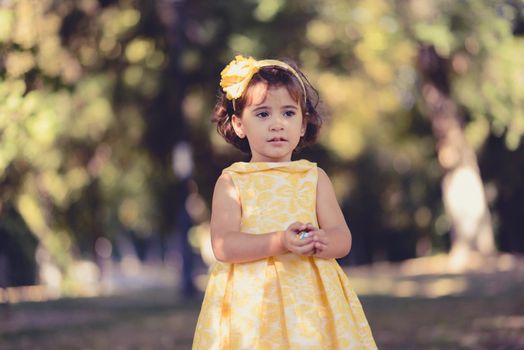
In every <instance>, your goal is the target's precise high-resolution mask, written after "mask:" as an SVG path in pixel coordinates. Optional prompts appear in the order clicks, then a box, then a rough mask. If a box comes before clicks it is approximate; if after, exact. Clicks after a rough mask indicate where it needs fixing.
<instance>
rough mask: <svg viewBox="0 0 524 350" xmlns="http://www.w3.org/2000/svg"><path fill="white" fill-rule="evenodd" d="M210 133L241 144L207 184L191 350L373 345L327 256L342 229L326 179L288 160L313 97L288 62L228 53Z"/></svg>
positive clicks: (343, 248)
mask: <svg viewBox="0 0 524 350" xmlns="http://www.w3.org/2000/svg"><path fill="white" fill-rule="evenodd" d="M221 76H222V79H221V82H220V86H221V87H222V92H221V96H220V97H219V101H218V103H217V105H216V108H215V113H214V121H215V122H216V123H217V129H218V132H219V133H220V134H221V135H222V136H223V137H224V138H225V139H226V140H227V141H228V142H230V143H231V144H233V145H234V146H236V147H238V148H239V149H241V150H243V151H246V152H249V153H250V156H251V160H250V162H238V163H234V164H233V165H231V166H230V167H228V168H226V169H224V171H223V172H222V175H221V176H220V177H219V178H218V181H217V183H216V186H215V191H214V194H213V204H212V215H211V242H212V247H213V252H214V254H215V257H216V259H217V260H218V261H217V262H216V263H215V265H214V266H213V267H212V270H211V272H210V277H209V282H208V286H207V289H206V293H205V297H204V301H203V305H202V310H201V312H200V316H199V319H198V323H197V326H196V331H195V338H194V342H193V349H198V350H209V349H234V350H236V349H250V350H251V349H300V350H304V349H315V350H319V349H326V350H328V349H329V350H331V349H376V345H375V342H374V340H373V336H372V334H371V330H370V328H369V325H368V322H367V320H366V317H365V315H364V312H363V310H362V306H361V304H360V302H359V300H358V298H357V296H356V294H355V293H354V291H353V289H352V288H351V285H350V283H349V281H348V278H347V277H346V275H345V274H344V272H343V270H342V269H341V268H340V266H339V265H338V263H337V261H336V260H335V259H336V258H341V257H343V256H345V255H347V254H348V253H349V250H350V248H351V233H350V231H349V228H348V226H347V224H346V221H345V219H344V216H343V215H342V211H341V210H340V207H339V205H338V203H337V200H336V197H335V193H334V191H333V187H332V185H331V181H330V180H329V178H328V176H327V175H326V173H325V172H324V171H323V170H322V169H320V168H318V167H317V166H316V164H315V163H311V162H309V161H307V160H296V161H291V156H292V154H293V152H294V151H295V150H297V149H298V148H300V147H302V146H304V145H306V144H308V143H311V142H313V141H314V140H315V139H316V136H317V134H318V131H319V128H320V125H321V122H322V117H321V116H320V114H319V112H318V111H317V110H316V107H317V102H318V95H317V93H316V90H315V89H314V88H313V87H312V86H311V85H310V84H309V82H308V80H307V79H306V78H305V76H304V75H303V74H302V73H301V72H300V71H299V70H298V69H297V68H296V67H294V66H291V65H290V64H287V63H285V62H282V61H277V60H261V61H257V60H255V59H253V58H251V57H250V58H244V57H242V56H237V57H235V59H234V60H233V61H232V62H231V63H230V64H229V65H228V66H227V67H226V68H225V69H224V70H223V71H222V73H221Z"/></svg>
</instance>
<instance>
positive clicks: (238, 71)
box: [220, 55, 307, 109]
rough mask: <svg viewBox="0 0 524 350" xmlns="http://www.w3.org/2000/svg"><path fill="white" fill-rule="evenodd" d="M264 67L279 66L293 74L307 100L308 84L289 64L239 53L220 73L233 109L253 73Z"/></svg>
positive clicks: (223, 89) (224, 89) (221, 82)
mask: <svg viewBox="0 0 524 350" xmlns="http://www.w3.org/2000/svg"><path fill="white" fill-rule="evenodd" d="M262 67H279V68H283V69H285V70H287V71H288V72H290V73H291V74H293V75H294V76H295V77H296V78H297V80H298V82H299V83H300V86H302V90H303V91H304V101H305V100H306V98H307V93H306V86H305V85H304V82H303V81H302V78H301V77H300V75H299V74H298V73H297V71H296V70H295V69H293V67H291V66H290V65H289V64H287V63H285V62H282V61H277V60H261V61H257V60H255V59H254V58H253V57H248V58H245V57H244V56H242V55H237V56H235V59H234V60H232V61H231V62H230V63H229V64H228V65H227V66H226V68H224V69H223V70H222V72H221V73H220V76H221V79H220V86H221V87H222V91H224V92H225V94H226V98H227V99H228V100H230V101H232V102H233V109H236V107H235V100H236V99H237V98H239V97H240V96H242V94H243V93H244V91H245V90H246V88H247V86H248V84H249V82H250V81H251V78H253V75H255V73H257V72H258V71H259V70H260V68H262Z"/></svg>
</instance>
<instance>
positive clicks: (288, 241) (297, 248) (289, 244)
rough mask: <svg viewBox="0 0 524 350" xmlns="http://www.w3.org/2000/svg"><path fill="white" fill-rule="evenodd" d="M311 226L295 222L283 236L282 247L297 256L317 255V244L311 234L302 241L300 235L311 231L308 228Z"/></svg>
mask: <svg viewBox="0 0 524 350" xmlns="http://www.w3.org/2000/svg"><path fill="white" fill-rule="evenodd" d="M308 225H309V226H311V224H303V223H301V222H295V223H293V224H291V225H289V227H288V228H287V229H286V231H284V232H283V234H282V236H281V242H282V246H283V247H284V248H285V249H286V250H288V251H290V252H291V253H294V254H297V255H304V256H311V255H313V254H314V253H315V247H314V245H315V242H314V241H313V237H312V236H311V234H310V235H309V237H307V238H303V239H300V238H299V237H298V233H299V232H302V231H309V230H308V227H309V226H308Z"/></svg>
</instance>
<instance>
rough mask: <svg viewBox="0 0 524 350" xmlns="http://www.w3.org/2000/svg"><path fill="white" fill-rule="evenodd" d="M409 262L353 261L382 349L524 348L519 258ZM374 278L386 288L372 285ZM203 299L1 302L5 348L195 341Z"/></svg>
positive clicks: (159, 292)
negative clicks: (466, 265) (479, 265)
mask: <svg viewBox="0 0 524 350" xmlns="http://www.w3.org/2000/svg"><path fill="white" fill-rule="evenodd" d="M404 270H405V269H404ZM404 270H403V269H402V268H401V267H400V266H397V267H396V268H395V269H391V266H390V265H387V266H386V265H384V266H383V268H376V267H374V268H364V269H353V270H352V269H350V280H354V285H355V289H356V290H357V292H358V293H359V295H360V299H361V302H362V304H363V306H364V310H365V312H366V315H367V317H368V320H369V322H370V325H371V327H372V329H373V333H374V336H375V339H376V342H377V345H378V346H379V349H386V350H401V349H402V350H410V349H428V350H433V349H435V350H441V349H442V350H443V349H475V350H477V349H479V350H482V349H486V350H487V349H490V350H492V349H507V350H511V349H515V350H516V349H524V264H522V263H521V262H519V263H518V264H517V265H515V266H513V268H511V269H506V270H504V271H501V270H497V269H492V270H491V271H488V272H486V271H476V270H475V271H466V272H463V273H459V274H457V273H454V274H448V273H444V272H443V271H432V272H431V273H417V274H413V273H406V272H405V271H404ZM403 271H404V272H403ZM410 271H412V270H410ZM419 272H420V270H419ZM441 280H444V281H447V282H446V283H448V284H449V283H451V282H454V281H455V282H456V281H460V283H459V284H458V285H459V286H462V287H463V288H459V289H456V288H455V289H453V288H448V287H449V286H448V284H445V283H440V282H439V281H441ZM374 281H376V283H380V284H382V285H385V286H387V287H388V288H389V289H388V288H384V287H376V286H375V287H374V288H370V287H369V286H373V285H374ZM399 285H400V286H410V288H407V289H406V288H399V287H398V286H399ZM439 286H440V287H439ZM442 286H444V287H445V288H444V292H441V293H440V294H439V293H435V290H433V291H432V289H431V288H433V289H435V288H442ZM446 286H448V287H446ZM414 287H420V288H418V289H417V288H414ZM366 288H367V289H366ZM446 288H447V289H446ZM445 291H447V294H446V293H445ZM437 292H438V291H437ZM399 295H401V296H399ZM438 295H440V296H438ZM200 302H201V298H200V297H195V298H192V299H180V298H177V297H175V291H174V289H168V288H160V289H149V290H143V291H138V292H137V291H135V292H129V293H126V294H122V295H113V296H107V297H96V298H74V299H61V300H55V301H47V302H38V303H19V304H14V305H11V307H10V308H9V309H8V310H6V309H5V308H4V309H2V308H0V349H2V350H4V349H6V350H7V349H35V350H38V349H42V350H47V349H53V350H54V349H82V350H88V349H92V350H98V349H110V350H119V349H122V350H124V349H125V350H127V349H137V350H138V349H155V350H156V349H158V350H162V349H175V350H176V349H190V347H191V341H192V337H193V331H194V326H195V324H196V320H197V317H198V311H199V308H200Z"/></svg>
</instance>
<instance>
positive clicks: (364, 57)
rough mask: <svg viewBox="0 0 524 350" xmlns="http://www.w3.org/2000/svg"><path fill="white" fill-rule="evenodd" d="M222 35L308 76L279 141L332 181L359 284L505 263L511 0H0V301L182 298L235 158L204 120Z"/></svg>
mask: <svg viewBox="0 0 524 350" xmlns="http://www.w3.org/2000/svg"><path fill="white" fill-rule="evenodd" d="M236 54H243V55H246V56H254V57H256V58H288V59H292V60H294V61H296V62H297V63H298V64H299V66H300V67H301V68H302V70H303V71H304V73H305V74H306V76H307V77H308V78H309V80H310V81H311V83H312V84H313V86H315V87H316V88H317V89H318V90H319V93H320V96H321V98H322V100H323V103H324V104H323V108H324V110H325V113H326V116H327V120H326V122H325V124H324V127H323V130H322V133H321V137H320V141H319V143H318V144H316V145H314V146H312V147H310V148H308V149H306V150H304V151H303V152H302V153H301V154H298V155H296V157H297V158H298V157H305V158H307V159H309V160H311V161H314V162H317V163H318V164H319V166H321V167H322V168H324V169H325V170H326V172H327V173H328V174H329V175H330V177H331V179H332V182H333V184H334V187H335V190H336V194H337V197H338V200H339V203H340V204H341V207H342V209H343V212H344V214H345V216H346V219H347V221H348V223H349V226H350V229H351V231H352V234H353V248H352V251H351V253H350V254H349V256H348V257H346V258H344V259H341V260H340V263H341V265H343V267H345V268H346V269H347V271H349V272H350V275H353V274H354V276H353V277H354V278H353V281H354V285H355V288H356V290H357V292H358V293H359V294H363V295H384V296H395V297H430V298H438V297H442V296H449V295H459V294H461V293H465V292H467V291H471V290H474V289H475V290H477V289H478V288H481V290H480V293H481V294H482V293H484V294H489V295H491V294H496V293H497V292H498V291H499V289H497V288H500V285H498V284H497V283H492V284H489V283H484V284H480V285H476V284H475V282H474V281H473V282H472V280H471V279H469V278H468V276H466V275H464V272H467V271H474V273H477V274H481V275H482V274H490V273H491V274H499V275H500V276H506V274H509V273H510V272H511V271H514V272H515V271H517V275H518V276H519V278H520V281H522V278H524V277H523V275H524V272H523V270H524V268H523V267H522V264H523V263H522V257H521V254H522V253H524V234H523V227H524V215H523V214H524V182H523V181H522V177H523V174H524V145H523V135H524V63H523V62H524V61H523V59H522V57H524V2H523V1H521V0H501V1H473V0H471V1H451V0H428V1H417V0H408V1H400V0H399V1H386V0H374V1H345V0H322V1H310V0H300V1H299V0H296V1H295V0H293V1H284V0H244V1H221V0H218V1H201V0H195V1H184V0H154V1H145V0H144V1H140V0H75V1H73V0H62V1H59V0H18V1H17V0H0V291H1V293H0V302H1V303H2V304H16V303H18V302H22V301H43V300H49V299H56V298H61V297H85V296H100V295H104V296H107V295H112V294H114V293H118V292H122V291H126V290H135V289H136V290H138V289H143V288H147V287H158V286H163V287H170V288H172V289H173V290H174V291H175V292H173V295H175V294H176V295H182V296H191V295H199V294H198V293H200V292H201V291H202V290H203V289H204V288H205V284H206V281H207V268H208V266H209V265H210V264H212V262H213V260H214V258H213V254H212V251H211V247H210V243H209V218H210V209H209V208H210V201H211V196H212V191H213V186H214V183H215V181H216V179H217V177H218V176H219V174H220V172H221V170H222V169H223V168H225V167H226V166H228V165H229V164H230V163H232V162H234V161H240V160H247V159H248V158H247V157H246V155H243V154H241V153H240V152H239V151H237V150H235V149H234V148H233V147H232V146H230V145H228V144H227V143H226V142H225V141H224V140H223V139H222V138H221V137H220V136H219V135H218V134H217V133H216V131H215V126H214V125H213V124H212V123H211V122H210V116H211V112H212V109H213V106H214V103H215V98H216V95H217V92H218V81H219V73H220V71H221V69H222V68H223V67H224V66H225V65H226V64H227V63H228V62H229V61H230V60H231V59H232V58H233V57H234V55H236ZM352 271H353V272H352ZM511 276H513V277H511ZM514 276H515V275H511V274H509V275H507V277H503V279H504V280H507V281H511V280H512V279H514ZM490 293H491V294H490ZM521 311H522V315H524V310H521ZM0 312H1V310H0ZM522 315H521V316H522ZM515 317H516V316H515ZM519 317H520V316H519ZM510 320H512V322H513V323H511V324H512V325H513V326H512V327H517V329H519V330H520V329H523V330H524V321H523V320H524V316H522V318H518V317H517V318H516V319H515V318H511V319H510ZM515 320H516V321H515ZM479 322H480V321H479ZM482 322H484V321H481V322H480V323H481V324H483V323H482ZM486 322H487V321H486ZM515 322H516V323H515ZM519 322H520V323H519ZM488 323H489V322H488ZM515 324H517V326H514V325H515ZM519 327H520V328H519ZM523 342H524V340H523Z"/></svg>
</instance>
